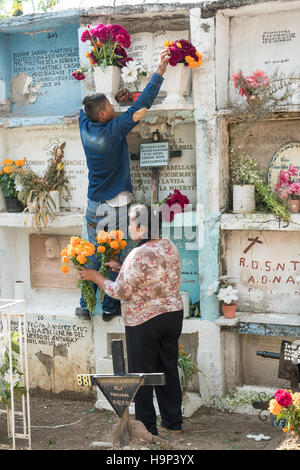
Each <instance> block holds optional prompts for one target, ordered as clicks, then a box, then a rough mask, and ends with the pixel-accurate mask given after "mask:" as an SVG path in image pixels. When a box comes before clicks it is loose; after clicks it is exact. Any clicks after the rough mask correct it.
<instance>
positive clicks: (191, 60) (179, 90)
mask: <svg viewBox="0 0 300 470" xmlns="http://www.w3.org/2000/svg"><path fill="white" fill-rule="evenodd" d="M164 45H165V47H166V48H167V49H169V51H170V59H169V65H170V66H171V67H168V68H167V71H166V73H165V75H164V85H165V89H166V91H167V97H166V98H165V100H164V104H182V103H184V98H183V94H184V92H185V90H186V88H187V86H188V83H189V79H190V70H191V69H194V68H197V67H200V66H201V65H202V54H201V53H200V52H199V51H197V49H196V48H195V46H193V44H192V43H191V42H190V41H188V40H187V39H180V40H177V41H172V42H170V41H166V42H165V44H164Z"/></svg>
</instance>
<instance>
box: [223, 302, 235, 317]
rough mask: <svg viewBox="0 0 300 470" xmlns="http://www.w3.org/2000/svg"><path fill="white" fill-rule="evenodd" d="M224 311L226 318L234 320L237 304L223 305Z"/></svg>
mask: <svg viewBox="0 0 300 470" xmlns="http://www.w3.org/2000/svg"><path fill="white" fill-rule="evenodd" d="M222 310H223V313H224V317H225V318H234V317H235V312H236V304H230V305H228V304H224V303H223V304H222Z"/></svg>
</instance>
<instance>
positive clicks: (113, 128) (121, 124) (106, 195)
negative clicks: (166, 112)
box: [79, 73, 163, 202]
mask: <svg viewBox="0 0 300 470" xmlns="http://www.w3.org/2000/svg"><path fill="white" fill-rule="evenodd" d="M162 82H163V78H162V76H161V75H159V74H158V73H154V74H153V76H152V78H151V80H150V82H149V83H148V85H147V86H146V87H145V89H144V91H143V93H142V94H141V96H140V97H139V99H138V100H137V101H136V102H135V103H133V105H132V106H131V107H130V108H129V109H128V110H127V111H126V112H125V113H123V114H122V115H121V116H120V117H118V118H114V119H112V120H111V121H108V122H94V121H90V120H89V119H88V118H87V116H86V114H85V113H84V111H83V110H82V109H81V110H80V115H79V129H80V135H81V142H82V145H83V148H84V152H85V155H86V162H87V167H88V171H89V174H88V178H89V185H88V199H91V200H92V201H96V202H99V201H107V200H110V199H113V198H114V197H116V196H117V195H118V194H119V193H121V192H122V191H129V192H132V186H131V178H130V161H129V152H128V144H127V140H126V135H127V134H128V133H129V132H130V131H131V130H132V129H133V127H134V126H136V125H137V124H138V123H139V121H137V122H134V121H133V120H132V116H133V114H134V113H135V112H136V111H138V110H139V109H141V108H150V106H151V105H152V103H153V101H154V99H155V98H156V96H157V95H158V92H159V89H160V87H161V84H162Z"/></svg>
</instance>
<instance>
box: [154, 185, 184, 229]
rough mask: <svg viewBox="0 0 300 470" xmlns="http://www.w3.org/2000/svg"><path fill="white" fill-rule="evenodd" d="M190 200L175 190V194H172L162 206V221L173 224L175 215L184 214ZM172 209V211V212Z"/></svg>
mask: <svg viewBox="0 0 300 470" xmlns="http://www.w3.org/2000/svg"><path fill="white" fill-rule="evenodd" d="M189 203H190V200H189V199H188V198H187V197H186V196H184V194H182V193H181V192H180V191H179V190H178V189H175V190H174V193H173V194H172V193H170V194H169V195H168V196H167V197H166V199H164V200H163V201H162V202H161V204H162V207H161V212H162V220H163V221H164V222H172V220H174V217H175V214H179V213H180V212H182V211H183V210H184V208H185V206H186V205H187V204H189ZM170 209H171V210H170Z"/></svg>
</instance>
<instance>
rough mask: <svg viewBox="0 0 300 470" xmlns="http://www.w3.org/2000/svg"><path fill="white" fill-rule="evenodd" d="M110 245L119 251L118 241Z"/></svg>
mask: <svg viewBox="0 0 300 470" xmlns="http://www.w3.org/2000/svg"><path fill="white" fill-rule="evenodd" d="M109 245H110V247H111V248H112V249H113V250H118V249H119V243H118V241H117V240H113V241H112V242H110V244H109Z"/></svg>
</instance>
